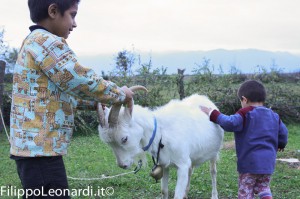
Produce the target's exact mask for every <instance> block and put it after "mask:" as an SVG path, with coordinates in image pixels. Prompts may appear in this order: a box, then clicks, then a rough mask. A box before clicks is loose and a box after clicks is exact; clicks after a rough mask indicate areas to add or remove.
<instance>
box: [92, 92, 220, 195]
mask: <svg viewBox="0 0 300 199" xmlns="http://www.w3.org/2000/svg"><path fill="white" fill-rule="evenodd" d="M144 90H145V88H144ZM200 105H203V106H206V107H211V108H214V109H216V106H215V105H214V104H213V103H212V102H211V101H210V100H209V99H208V98H207V97H206V96H200V95H192V96H190V97H188V98H185V99H183V100H182V101H179V100H172V101H170V102H169V103H168V104H166V105H165V106H162V107H160V108H158V109H157V110H155V111H150V110H148V109H147V108H143V107H141V106H139V105H134V107H133V109H129V108H126V107H125V108H122V109H121V111H120V108H121V107H120V106H117V107H116V106H113V107H112V109H111V110H110V109H108V108H105V110H104V111H103V109H102V108H98V113H99V117H100V124H101V125H99V133H100V137H101V139H102V140H103V141H104V142H106V143H108V144H109V145H110V146H111V147H112V149H113V151H114V154H115V156H116V158H117V163H118V165H119V166H120V167H121V168H124V169H128V168H130V166H131V165H132V164H133V163H134V160H135V158H136V157H137V156H138V155H140V154H141V153H143V152H144V150H145V151H148V152H150V153H151V155H152V156H153V157H154V159H157V156H158V151H159V148H160V152H159V159H158V163H157V164H158V165H161V166H160V167H162V170H163V177H162V181H161V189H162V198H164V199H166V198H168V178H169V168H170V167H175V168H176V169H177V184H176V188H175V196H174V198H176V199H182V198H187V194H188V191H189V186H190V179H191V174H192V171H193V168H194V167H197V166H200V165H201V164H202V163H204V162H205V161H208V160H210V173H211V178H212V199H217V198H218V192H217V187H216V184H217V183H216V174H217V170H216V161H217V158H218V153H219V150H220V148H221V145H222V141H223V135H224V132H223V130H222V128H221V127H220V126H218V125H216V124H214V123H212V122H210V121H209V118H208V116H207V115H206V114H205V113H203V112H202V111H201V110H200V108H199V106H200ZM132 106H133V105H132ZM109 112H111V113H110V115H109V116H108V114H109ZM155 120H156V123H157V126H156V125H155ZM151 138H154V139H153V142H151V140H152V139H151ZM160 142H161V143H162V144H163V145H164V147H160V145H159V143H160ZM145 146H147V147H145Z"/></svg>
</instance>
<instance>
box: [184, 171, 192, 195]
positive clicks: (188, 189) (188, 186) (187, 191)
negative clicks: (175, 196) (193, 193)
mask: <svg viewBox="0 0 300 199" xmlns="http://www.w3.org/2000/svg"><path fill="white" fill-rule="evenodd" d="M192 173H193V167H192V166H191V167H190V168H189V178H188V184H187V186H186V189H185V196H184V198H188V193H189V191H190V185H191V176H192Z"/></svg>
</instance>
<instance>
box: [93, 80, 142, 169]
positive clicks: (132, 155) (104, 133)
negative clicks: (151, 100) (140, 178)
mask: <svg viewBox="0 0 300 199" xmlns="http://www.w3.org/2000/svg"><path fill="white" fill-rule="evenodd" d="M130 89H131V90H132V91H133V92H135V91H137V90H143V91H146V92H147V89H146V88H145V87H143V86H133V87H131V88H130ZM133 105H134V103H133V101H132V102H131V104H130V105H127V106H125V107H121V106H122V105H119V104H118V105H113V106H112V107H111V109H109V108H107V107H104V108H103V107H102V106H101V104H98V115H99V121H100V125H99V128H98V130H99V134H100V138H101V139H102V141H104V142H106V143H108V144H109V145H110V146H111V148H112V149H113V152H114V154H115V156H116V158H117V163H118V165H119V167H121V168H123V169H128V168H130V166H131V165H132V164H133V163H134V160H135V159H136V157H137V156H138V155H139V154H142V152H143V150H142V148H141V147H140V141H141V139H142V136H143V129H142V127H141V126H139V125H138V124H137V123H135V122H133V121H132V112H133Z"/></svg>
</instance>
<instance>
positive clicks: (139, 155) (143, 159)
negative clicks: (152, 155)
mask: <svg viewBox="0 0 300 199" xmlns="http://www.w3.org/2000/svg"><path fill="white" fill-rule="evenodd" d="M139 160H142V163H143V164H142V167H143V168H145V167H147V166H148V161H147V156H146V154H145V153H140V154H138V155H137V156H136V157H135V158H134V164H135V165H138V161H139Z"/></svg>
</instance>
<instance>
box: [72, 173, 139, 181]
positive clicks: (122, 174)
mask: <svg viewBox="0 0 300 199" xmlns="http://www.w3.org/2000/svg"><path fill="white" fill-rule="evenodd" d="M131 173H135V171H130V172H127V173H121V174H118V175H114V176H105V175H104V174H103V175H102V177H101V178H74V177H71V176H67V177H68V178H69V179H71V180H85V181H92V180H103V179H109V178H116V177H120V176H124V175H127V174H131Z"/></svg>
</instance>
